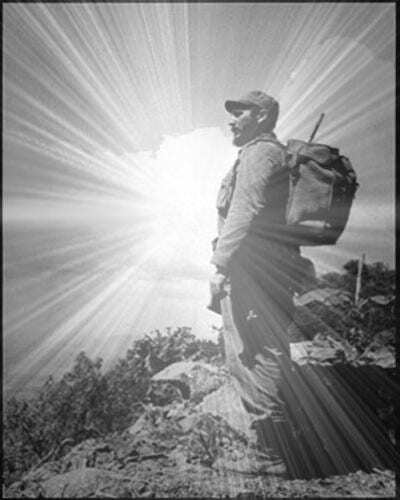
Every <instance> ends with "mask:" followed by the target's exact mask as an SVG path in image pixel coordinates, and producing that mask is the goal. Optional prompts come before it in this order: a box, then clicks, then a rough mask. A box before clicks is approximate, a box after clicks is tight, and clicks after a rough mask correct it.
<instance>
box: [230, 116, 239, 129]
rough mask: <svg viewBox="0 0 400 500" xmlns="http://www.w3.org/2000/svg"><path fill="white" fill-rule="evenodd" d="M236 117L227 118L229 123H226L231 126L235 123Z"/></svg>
mask: <svg viewBox="0 0 400 500" xmlns="http://www.w3.org/2000/svg"><path fill="white" fill-rule="evenodd" d="M236 121H237V120H236V118H235V117H232V118H231V119H230V120H229V123H228V125H229V126H230V127H231V128H232V127H234V126H235V125H236Z"/></svg>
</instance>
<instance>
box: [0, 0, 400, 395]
mask: <svg viewBox="0 0 400 500" xmlns="http://www.w3.org/2000/svg"><path fill="white" fill-rule="evenodd" d="M2 55H3V276H4V280H3V297H4V302H3V313H4V319H3V332H4V333H3V339H4V358H5V382H6V387H7V388H9V389H10V390H11V391H16V390H19V389H21V388H26V387H29V386H30V384H37V383H39V381H41V380H43V379H44V377H45V376H47V375H48V374H50V373H62V372H63V371H64V370H66V369H68V368H69V367H70V365H71V362H72V360H73V359H74V358H75V357H76V355H77V354H78V352H79V351H81V350H86V351H87V353H88V354H89V355H90V356H92V357H95V356H101V357H103V359H104V360H105V362H106V366H107V363H108V364H110V363H112V362H113V360H115V359H116V358H117V357H118V356H123V355H124V353H125V352H126V350H127V349H128V347H130V346H131V344H132V342H133V340H134V339H135V338H138V337H140V336H141V335H143V334H146V333H150V332H151V331H152V330H154V329H156V328H158V329H159V330H161V331H164V330H165V328H166V327H169V326H172V327H177V326H189V327H191V328H192V330H193V332H194V333H195V334H196V335H197V336H200V337H203V338H215V331H214V330H213V329H212V326H213V325H215V326H220V318H219V317H218V316H217V315H215V314H214V313H212V312H210V311H208V310H207V309H206V305H207V303H208V282H207V280H208V276H209V274H210V273H211V272H212V266H211V265H210V264H209V260H210V257H211V246H210V241H211V240H212V238H213V237H215V235H216V212H215V197H216V194H217V190H218V187H219V182H220V180H221V179H222V177H223V176H224V174H225V173H226V172H227V170H228V169H229V168H230V166H231V165H232V163H233V161H234V159H235V157H236V154H237V150H236V149H235V148H234V146H233V145H232V143H231V137H230V134H229V129H228V126H227V123H228V121H229V116H228V115H227V113H226V112H225V110H224V106H223V103H224V101H225V100H226V99H229V98H237V97H239V96H241V95H243V94H244V93H245V92H247V91H248V90H251V89H260V90H264V91H265V92H267V93H269V94H270V95H272V96H274V97H275V98H276V99H278V100H279V102H280V109H281V112H280V117H279V120H278V124H277V128H276V132H277V135H278V137H279V139H280V140H281V141H282V142H284V143H285V142H286V141H287V140H288V139H290V138H297V139H303V140H306V139H308V137H309V135H310V134H311V131H312V129H313V127H314V124H315V123H316V121H317V120H318V117H319V115H320V113H322V112H324V113H325V118H324V121H323V122H322V124H321V127H320V130H319V133H318V137H317V140H318V142H322V143H327V144H330V145H332V146H336V147H338V148H340V150H341V152H342V154H344V155H346V156H348V157H349V158H350V159H351V161H352V164H353V166H354V168H355V170H356V172H357V175H358V181H359V184H360V187H359V190H358V192H357V195H356V199H355V202H354V205H353V208H352V211H351V215H350V219H349V222H348V225H347V227H346V230H345V232H344V233H343V235H342V236H341V238H340V240H339V242H338V243H337V244H336V245H335V246H330V247H316V248H307V249H306V248H304V249H303V255H305V256H308V257H310V258H312V260H313V262H314V264H315V266H316V269H317V271H318V273H323V272H328V271H340V270H341V268H342V266H343V264H344V263H345V262H347V261H348V260H349V259H353V258H358V257H360V256H361V254H362V253H365V254H366V261H367V263H368V262H375V261H378V260H379V261H383V262H385V263H387V264H388V265H389V266H390V267H393V266H394V206H395V202H394V185H395V182H394V181H395V175H394V172H395V167H394V144H395V139H394V130H395V127H394V112H395V76H394V60H395V4H394V3H354V4H353V3H293V4H291V3H278V2H274V3H250V2H247V3H231V4H229V3H107V2H106V3H57V4H50V3H47V4H46V3H26V4H22V3H10V4H5V5H4V7H3V54H2Z"/></svg>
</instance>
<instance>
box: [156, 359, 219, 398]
mask: <svg viewBox="0 0 400 500" xmlns="http://www.w3.org/2000/svg"><path fill="white" fill-rule="evenodd" d="M226 380H227V375H226V373H225V371H224V370H223V369H221V368H218V367H216V366H213V365H210V364H208V363H205V362H202V361H179V362H177V363H173V364H171V365H169V366H167V367H166V368H164V370H162V371H161V372H158V373H157V374H155V375H153V377H152V382H155V383H163V382H164V383H165V382H169V383H172V384H176V385H177V387H178V388H179V389H180V390H181V391H182V386H184V387H185V388H186V392H185V391H184V390H183V391H182V392H183V394H182V395H183V397H184V398H189V397H190V399H191V400H193V401H197V402H199V401H201V400H202V399H203V397H204V396H205V395H207V394H209V393H211V392H212V391H215V390H216V389H218V387H220V386H221V385H222V384H223V383H224V382H225V381H226Z"/></svg>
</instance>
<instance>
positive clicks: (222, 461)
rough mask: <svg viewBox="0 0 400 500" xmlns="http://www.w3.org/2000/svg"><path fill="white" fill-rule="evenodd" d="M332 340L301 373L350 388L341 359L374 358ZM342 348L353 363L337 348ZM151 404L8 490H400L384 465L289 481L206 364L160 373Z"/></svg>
mask: <svg viewBox="0 0 400 500" xmlns="http://www.w3.org/2000/svg"><path fill="white" fill-rule="evenodd" d="M317 341H318V339H317ZM325 342H328V343H326V344H325V345H321V344H322V343H323V341H322V339H320V345H318V342H316V343H314V344H313V345H312V346H308V347H307V346H304V349H303V352H301V350H300V349H297V352H296V350H294V360H295V362H296V366H297V370H298V371H297V374H298V376H299V377H300V378H304V380H305V381H307V380H311V379H313V378H315V377H318V379H319V380H324V377H325V379H326V384H328V385H329V384H331V387H333V390H334V391H336V390H339V388H341V387H342V386H343V381H341V379H340V378H339V379H337V373H339V372H340V367H341V366H346V367H347V368H346V369H349V366H350V368H351V369H352V370H360V369H365V368H366V365H368V362H365V363H364V366H358V365H357V366H356V364H354V363H353V364H354V366H351V363H350V362H349V359H350V357H351V355H352V353H351V352H350V351H349V350H348V349H347V347H346V346H344V345H338V344H337V343H335V342H336V341H335V340H333V341H331V340H330V339H328V340H327V341H326V340H325ZM343 352H344V359H345V361H346V360H347V361H346V363H343V362H342V361H341V360H343V354H338V353H343ZM371 352H373V351H371ZM355 359H356V358H354V360H355ZM354 360H353V361H354ZM378 368H379V370H383V371H384V368H381V367H378ZM337 369H339V372H337V371H336V370H337ZM310 370H311V371H310ZM332 370H333V371H332ZM335 380H336V381H337V380H339V381H338V382H335ZM332 381H333V382H332ZM335 383H336V384H337V385H336V386H335V385H333V386H332V384H335ZM375 383H376V382H375ZM375 387H376V385H375ZM146 401H147V402H146V404H143V405H142V406H141V413H140V416H139V417H138V418H137V419H136V421H135V422H133V424H132V425H131V427H130V428H129V429H127V430H126V431H124V432H120V433H114V434H112V435H109V436H105V437H104V438H101V439H100V438H99V439H89V440H86V441H84V442H82V443H80V444H79V445H77V446H75V447H74V448H72V449H71V450H70V451H69V452H68V453H67V454H66V455H64V456H63V457H62V458H60V459H59V460H56V461H52V462H47V463H45V464H43V465H42V466H40V467H37V468H36V469H32V470H31V471H30V473H29V474H27V475H26V476H25V477H24V478H23V480H22V481H19V482H17V483H14V484H13V485H12V486H11V487H10V488H9V489H8V490H7V491H6V496H7V497H10V498H11V497H19V498H23V497H27V498H28V497H31V498H38V497H42V498H47V497H56V498H57V497H58V498H60V497H68V498H77V497H85V498H90V497H92V498H96V497H98V498H100V497H101V498H104V497H112V498H116V497H125V498H129V497H140V498H142V497H143V498H145V497H149V496H158V497H162V496H164V497H165V496H167V497H168V496H169V497H173V498H178V497H187V496H192V497H193V496H203V497H204V496H224V495H228V496H230V497H234V496H235V495H239V494H243V495H244V494H246V493H251V494H256V495H264V496H307V495H309V496H315V495H317V496H322V495H328V496H335V495H339V496H343V495H345V494H346V493H347V492H348V493H349V494H352V492H355V494H356V495H358V496H363V495H364V496H365V495H368V494H371V493H372V494H374V493H376V495H377V496H390V495H393V492H394V475H393V474H392V473H391V472H389V471H383V470H376V471H375V472H374V473H370V474H367V473H362V472H356V473H353V474H348V475H347V476H342V477H341V478H340V477H337V478H335V477H329V478H327V479H310V480H308V481H302V480H292V481H289V480H286V479H285V476H284V473H285V467H284V466H282V463H279V462H276V461H274V460H272V458H271V456H269V455H268V454H263V453H262V451H261V450H260V449H258V447H257V445H256V435H255V431H254V429H253V427H252V419H251V417H250V416H249V414H248V413H247V411H246V410H245V408H244V406H243V403H242V401H241V399H240V397H239V396H238V392H237V391H236V389H235V382H234V381H233V380H232V379H231V378H230V377H229V375H228V373H227V371H226V369H225V368H224V367H218V366H214V365H211V364H209V363H205V362H201V361H180V362H177V363H173V364H170V365H169V366H167V367H165V368H163V369H162V370H161V371H160V372H158V373H157V374H155V375H153V377H152V380H151V384H150V388H149V391H148V394H147V397H146ZM350 477H351V480H350V479H349V478H350ZM324 481H325V482H324Z"/></svg>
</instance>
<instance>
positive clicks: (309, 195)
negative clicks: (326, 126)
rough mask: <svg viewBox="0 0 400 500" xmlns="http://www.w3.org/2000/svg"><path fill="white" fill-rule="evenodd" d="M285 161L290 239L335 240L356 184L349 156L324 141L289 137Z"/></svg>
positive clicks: (300, 241)
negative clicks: (287, 178) (316, 141)
mask: <svg viewBox="0 0 400 500" xmlns="http://www.w3.org/2000/svg"><path fill="white" fill-rule="evenodd" d="M322 116H323V115H321V119H322ZM321 119H320V122H321ZM320 122H319V123H320ZM315 132H316V130H314V132H313V134H312V136H311V139H312V138H313V136H314V135H315ZM286 162H287V166H288V167H289V171H290V175H289V177H290V186H289V200H288V204H287V209H286V224H287V229H288V232H289V234H290V239H291V240H292V241H294V242H295V243H296V244H297V245H305V246H317V245H333V244H335V243H336V242H337V240H338V238H339V236H340V235H341V234H342V232H343V230H344V228H345V227H346V224H347V221H348V218H349V215H350V209H351V206H352V203H353V199H354V196H355V193H356V190H357V188H358V183H357V176H356V173H355V171H354V169H353V167H352V165H351V163H350V160H349V159H348V158H346V157H345V156H342V155H341V154H340V153H339V150H338V149H336V148H333V147H330V146H327V145H325V144H317V143H313V142H311V140H310V141H309V142H305V141H300V140H297V139H291V140H289V141H288V143H287V146H286Z"/></svg>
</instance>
